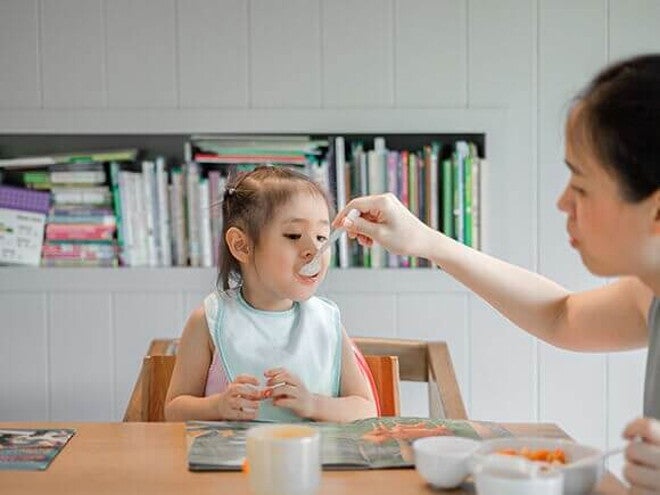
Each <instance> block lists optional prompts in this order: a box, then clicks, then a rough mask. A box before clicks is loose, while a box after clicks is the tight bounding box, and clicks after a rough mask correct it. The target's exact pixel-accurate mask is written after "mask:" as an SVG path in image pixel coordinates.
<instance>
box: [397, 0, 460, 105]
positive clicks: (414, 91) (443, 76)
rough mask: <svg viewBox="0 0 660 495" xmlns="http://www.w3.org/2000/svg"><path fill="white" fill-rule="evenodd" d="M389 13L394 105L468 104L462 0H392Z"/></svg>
mask: <svg viewBox="0 0 660 495" xmlns="http://www.w3.org/2000/svg"><path fill="white" fill-rule="evenodd" d="M394 19H395V26H394V27H395V30H394V43H395V47H394V48H395V54H396V56H395V62H394V71H395V91H394V94H395V105H396V106H398V107H411V108H415V107H421V108H429V107H463V106H467V1H466V0H442V1H438V0H396V2H395V16H394ZM447 47H451V50H448V49H447Z"/></svg>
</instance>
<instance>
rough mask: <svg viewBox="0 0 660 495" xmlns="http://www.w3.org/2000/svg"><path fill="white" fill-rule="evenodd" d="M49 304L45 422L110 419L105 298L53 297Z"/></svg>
mask: <svg viewBox="0 0 660 495" xmlns="http://www.w3.org/2000/svg"><path fill="white" fill-rule="evenodd" d="M49 302H50V305H49V314H48V325H49V330H50V333H49V341H50V347H49V349H48V350H49V356H48V359H49V361H50V418H49V419H51V420H53V421H67V420H71V421H110V420H112V419H114V418H113V396H114V390H115V388H114V383H113V381H114V376H113V366H114V365H113V362H114V359H115V356H114V346H113V338H112V326H111V318H112V314H111V311H110V298H109V297H108V296H107V294H99V293H96V294H90V293H80V292H78V293H76V292H70V293H60V294H53V295H52V296H51V297H50V301H49Z"/></svg>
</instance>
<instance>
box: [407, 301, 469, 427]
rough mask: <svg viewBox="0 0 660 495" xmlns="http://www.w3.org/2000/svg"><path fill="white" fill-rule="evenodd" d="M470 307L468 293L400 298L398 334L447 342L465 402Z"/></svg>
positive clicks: (466, 393)
mask: <svg viewBox="0 0 660 495" xmlns="http://www.w3.org/2000/svg"><path fill="white" fill-rule="evenodd" d="M468 309H469V308H468V296H467V295H465V294H442V293H436V294H429V293H412V294H399V296H398V298H397V313H396V316H397V322H396V329H397V337H398V338H402V339H419V340H442V341H444V342H446V343H447V345H448V347H449V353H450V355H451V359H452V362H453V365H454V371H455V372H456V378H457V380H458V384H459V387H460V389H461V395H462V396H463V401H464V402H465V401H466V400H467V398H468V397H469V396H470V393H469V390H468V385H469V381H468V373H469V369H468V364H469V360H468V352H469V341H470V335H469V327H468ZM468 414H469V413H468Z"/></svg>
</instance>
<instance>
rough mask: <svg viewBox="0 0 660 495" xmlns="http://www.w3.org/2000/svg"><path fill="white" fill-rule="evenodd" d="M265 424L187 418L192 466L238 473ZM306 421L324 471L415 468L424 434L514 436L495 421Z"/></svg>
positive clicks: (192, 467) (200, 468) (400, 418)
mask: <svg viewBox="0 0 660 495" xmlns="http://www.w3.org/2000/svg"><path fill="white" fill-rule="evenodd" d="M262 424H264V423H259V422H242V421H241V422H239V421H237V422H230V421H219V422H206V421H188V422H186V440H187V447H188V469H190V470H191V471H240V470H241V468H242V466H243V463H244V461H245V450H246V447H245V439H246V433H247V430H248V429H250V428H251V427H254V426H257V425H262ZM305 424H306V426H312V427H314V428H318V429H319V430H320V431H321V439H322V452H321V457H322V462H323V469H326V470H340V469H346V470H356V469H385V468H401V467H412V466H414V460H413V455H412V448H411V446H412V442H413V441H414V440H416V439H418V438H422V437H429V436H448V435H454V436H460V437H466V438H473V439H476V440H479V439H486V438H498V437H508V436H511V433H510V432H509V431H508V430H506V429H504V428H503V427H501V426H499V425H497V424H496V423H490V422H480V421H457V420H446V419H429V418H413V417H383V418H369V419H362V420H358V421H354V422H352V423H305Z"/></svg>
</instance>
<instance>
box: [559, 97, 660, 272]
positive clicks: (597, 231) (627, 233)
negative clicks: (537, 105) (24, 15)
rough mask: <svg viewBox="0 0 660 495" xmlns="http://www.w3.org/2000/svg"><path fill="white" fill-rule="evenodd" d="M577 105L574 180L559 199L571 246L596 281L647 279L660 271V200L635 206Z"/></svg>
mask: <svg viewBox="0 0 660 495" xmlns="http://www.w3.org/2000/svg"><path fill="white" fill-rule="evenodd" d="M581 110H582V109H581V108H580V105H579V104H578V105H577V106H576V107H575V108H574V109H573V110H572V111H571V114H570V115H569V118H568V121H567V124H566V158H565V161H566V164H567V165H568V167H569V169H570V172H571V175H570V179H569V182H568V184H567V186H566V189H565V190H564V192H563V193H562V195H561V196H560V197H559V200H558V202H557V206H558V208H559V209H560V210H561V211H563V212H565V213H566V215H567V224H566V229H567V231H568V235H569V242H570V244H571V246H573V247H574V248H575V249H577V250H578V251H579V253H580V256H581V257H582V261H583V263H584V264H585V266H586V267H587V268H588V269H589V271H591V272H592V273H594V274H596V275H601V276H612V275H636V276H644V275H647V274H649V273H653V272H657V270H658V268H659V266H660V255H659V254H658V253H660V246H659V245H658V242H659V241H660V237H659V236H658V235H657V234H654V229H657V219H656V215H657V205H655V204H654V203H655V202H656V201H657V198H656V197H655V196H657V195H652V196H651V197H649V198H647V199H645V200H643V201H641V202H638V203H630V202H627V201H625V200H624V199H623V194H622V188H621V185H620V184H619V182H618V179H617V178H616V177H615V176H614V174H613V173H612V172H610V171H609V170H606V169H605V168H604V166H603V165H602V164H601V162H600V161H599V158H598V157H597V156H596V154H595V153H594V152H593V151H592V150H591V149H590V148H591V147H590V143H589V140H588V139H587V136H586V132H585V129H584V126H583V124H582V122H581V118H582V116H581V115H580V112H581Z"/></svg>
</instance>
